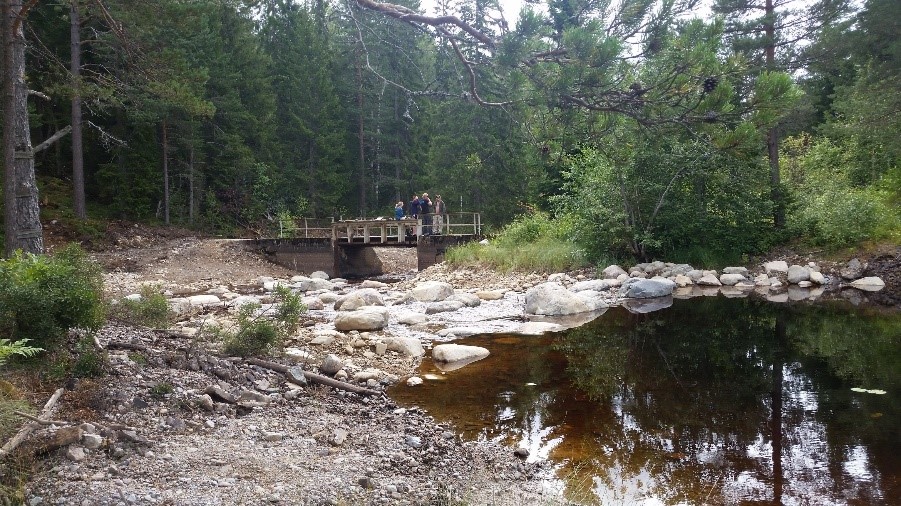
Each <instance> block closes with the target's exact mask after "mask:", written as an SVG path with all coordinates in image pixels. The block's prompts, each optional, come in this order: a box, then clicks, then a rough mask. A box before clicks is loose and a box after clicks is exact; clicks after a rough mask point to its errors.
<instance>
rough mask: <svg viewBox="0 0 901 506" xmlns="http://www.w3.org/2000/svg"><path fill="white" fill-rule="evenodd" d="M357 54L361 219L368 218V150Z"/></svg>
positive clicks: (360, 66)
mask: <svg viewBox="0 0 901 506" xmlns="http://www.w3.org/2000/svg"><path fill="white" fill-rule="evenodd" d="M360 58H361V56H360V55H359V54H357V84H358V86H357V107H358V108H359V114H360V115H359V125H358V134H359V137H360V217H361V218H365V217H366V150H365V147H364V139H365V138H366V136H365V133H364V131H363V64H362V62H361V61H360Z"/></svg>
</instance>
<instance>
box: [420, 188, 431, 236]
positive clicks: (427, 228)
mask: <svg viewBox="0 0 901 506" xmlns="http://www.w3.org/2000/svg"><path fill="white" fill-rule="evenodd" d="M431 212H432V200H431V199H429V194H428V193H423V194H422V197H420V198H419V215H420V216H422V234H423V235H432V215H431Z"/></svg>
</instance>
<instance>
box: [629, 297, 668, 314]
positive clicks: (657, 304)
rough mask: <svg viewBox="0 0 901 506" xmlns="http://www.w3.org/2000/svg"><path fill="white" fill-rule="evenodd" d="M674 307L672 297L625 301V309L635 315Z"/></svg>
mask: <svg viewBox="0 0 901 506" xmlns="http://www.w3.org/2000/svg"><path fill="white" fill-rule="evenodd" d="M672 305H673V297H672V295H667V296H664V297H653V298H646V299H626V300H624V301H623V307H624V308H626V309H627V310H628V311H629V312H630V313H634V314H644V313H652V312H654V311H660V310H661V309H666V308H668V307H670V306H672Z"/></svg>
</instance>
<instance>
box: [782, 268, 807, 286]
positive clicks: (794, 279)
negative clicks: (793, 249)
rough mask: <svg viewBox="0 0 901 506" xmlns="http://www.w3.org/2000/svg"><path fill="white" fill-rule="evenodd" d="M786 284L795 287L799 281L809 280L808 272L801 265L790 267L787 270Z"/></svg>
mask: <svg viewBox="0 0 901 506" xmlns="http://www.w3.org/2000/svg"><path fill="white" fill-rule="evenodd" d="M787 279H788V282H789V283H790V284H793V285H797V284H798V283H800V282H801V281H809V280H810V271H809V270H808V269H807V267H804V266H803V265H792V266H791V267H789V268H788V276H787Z"/></svg>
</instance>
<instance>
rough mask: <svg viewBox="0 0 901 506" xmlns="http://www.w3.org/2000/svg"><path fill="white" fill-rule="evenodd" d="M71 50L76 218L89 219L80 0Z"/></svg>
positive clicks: (73, 10)
mask: <svg viewBox="0 0 901 506" xmlns="http://www.w3.org/2000/svg"><path fill="white" fill-rule="evenodd" d="M69 19H70V23H69V27H70V30H69V31H70V35H69V41H70V48H71V61H70V62H69V63H70V69H69V71H70V72H71V74H72V89H73V94H72V186H73V187H74V191H75V195H74V202H73V204H74V207H75V216H76V217H78V218H80V219H82V220H83V219H85V218H87V216H88V214H87V209H86V205H85V197H84V151H83V149H82V130H81V91H80V87H81V34H80V32H79V29H80V27H81V20H80V19H79V15H78V0H72V6H71V9H70V16H69Z"/></svg>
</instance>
